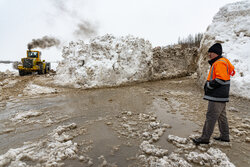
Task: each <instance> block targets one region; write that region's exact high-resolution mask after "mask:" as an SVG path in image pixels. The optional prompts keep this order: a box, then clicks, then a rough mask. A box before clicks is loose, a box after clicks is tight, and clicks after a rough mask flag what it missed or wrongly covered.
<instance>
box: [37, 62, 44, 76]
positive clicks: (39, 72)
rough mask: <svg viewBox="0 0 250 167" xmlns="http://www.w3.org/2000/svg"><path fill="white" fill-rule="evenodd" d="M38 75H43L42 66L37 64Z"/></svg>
mask: <svg viewBox="0 0 250 167" xmlns="http://www.w3.org/2000/svg"><path fill="white" fill-rule="evenodd" d="M38 74H39V75H42V74H44V69H43V64H39V70H38Z"/></svg>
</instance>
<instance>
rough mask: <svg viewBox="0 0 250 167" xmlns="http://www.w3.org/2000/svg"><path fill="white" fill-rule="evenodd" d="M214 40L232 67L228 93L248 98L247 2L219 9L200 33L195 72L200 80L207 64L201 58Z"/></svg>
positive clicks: (249, 43) (249, 32) (249, 9)
mask: <svg viewBox="0 0 250 167" xmlns="http://www.w3.org/2000/svg"><path fill="white" fill-rule="evenodd" d="M215 42H220V43H221V44H222V47H223V52H224V53H223V56H225V57H226V58H228V59H229V60H230V61H231V63H232V64H233V65H234V66H235V70H236V74H235V76H234V77H232V78H231V93H232V94H234V95H237V96H241V97H246V98H250V1H249V0H245V1H240V2H236V3H231V4H228V5H225V6H224V7H222V8H220V10H219V12H218V13H217V14H216V15H215V16H214V18H213V22H212V23H211V24H210V25H209V27H208V29H207V32H206V33H205V34H204V37H203V40H202V42H201V47H200V52H201V53H200V59H199V63H198V66H199V67H198V72H199V74H200V82H201V83H204V82H205V79H206V76H207V73H208V70H209V67H208V63H207V61H206V59H204V58H205V57H207V54H206V53H207V50H208V48H209V47H210V46H211V45H212V44H214V43H215Z"/></svg>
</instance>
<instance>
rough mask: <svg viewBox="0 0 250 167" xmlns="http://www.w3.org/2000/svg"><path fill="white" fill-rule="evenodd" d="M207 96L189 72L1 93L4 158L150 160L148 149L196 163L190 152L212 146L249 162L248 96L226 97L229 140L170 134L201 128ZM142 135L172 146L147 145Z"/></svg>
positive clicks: (59, 162) (82, 162)
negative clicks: (200, 142)
mask: <svg viewBox="0 0 250 167" xmlns="http://www.w3.org/2000/svg"><path fill="white" fill-rule="evenodd" d="M202 96H203V92H202V90H201V89H200V88H199V87H198V86H197V85H196V80H195V79H193V78H191V77H186V78H179V79H173V80H165V81H157V82H147V83H141V84H137V85H131V86H125V87H118V88H105V89H92V90H78V89H75V90H72V89H70V90H67V91H62V92H60V93H58V94H52V95H41V96H39V97H34V98H29V97H27V96H24V97H14V98H12V99H9V100H6V101H2V102H1V103H0V155H2V156H1V157H0V166H15V164H22V165H23V166H25V165H26V166H28V165H30V166H39V165H41V164H42V165H44V166H53V164H54V166H105V165H106V166H150V165H151V166H153V165H152V163H150V161H151V160H150V159H147V160H146V161H145V157H146V158H148V157H149V156H155V157H157V158H162V157H163V156H167V155H169V154H171V153H178V156H179V157H180V158H182V159H184V160H187V161H188V162H189V164H190V165H192V166H199V163H200V162H201V161H199V162H198V163H197V161H194V160H188V158H186V157H187V156H186V154H188V153H189V152H191V151H198V152H202V151H205V150H207V149H209V148H210V147H214V148H219V149H220V150H221V151H222V152H224V153H226V155H227V157H228V158H229V159H230V162H232V163H233V164H234V165H236V166H240V167H248V166H250V160H249V159H250V144H249V141H248V140H249V137H250V133H249V132H250V112H249V106H250V101H249V100H246V99H241V98H237V97H231V101H230V102H229V103H228V104H227V111H228V112H227V113H228V119H229V124H230V133H231V139H232V142H231V143H230V144H221V143H217V142H214V141H213V140H211V141H212V144H211V145H209V146H204V147H202V148H200V149H197V148H196V147H195V146H192V149H189V152H188V151H187V150H185V149H184V150H185V151H183V152H180V151H179V150H178V148H180V147H178V145H176V144H174V143H172V142H170V141H169V140H167V139H168V138H169V137H168V136H169V135H175V136H179V137H181V138H187V139H188V138H189V136H190V135H197V134H200V132H201V129H202V126H203V122H204V119H205V112H206V108H207V102H206V101H204V100H202ZM216 134H218V128H216V129H215V133H214V135H216ZM188 140H189V139H188ZM143 141H149V143H150V144H153V145H154V146H156V147H157V148H158V149H162V150H168V153H162V154H158V153H157V154H156V153H155V152H154V153H152V152H148V151H145V149H144V145H143V144H142V143H143ZM188 143H189V144H190V145H191V142H190V141H188ZM203 148H204V149H203ZM10 149H14V150H10ZM151 149H152V148H151ZM65 150H67V151H65ZM157 151H158V152H159V150H157ZM59 152H60V153H61V154H62V155H59ZM50 153H53V155H50V156H49V157H47V155H45V154H50ZM13 157H14V158H13ZM142 157H143V158H144V160H142V159H143V158H142ZM50 158H51V159H50ZM3 159H4V161H3ZM46 159H49V160H48V161H51V162H46V161H47V160H46ZM172 161H173V160H171V162H172ZM203 161H204V163H206V165H208V166H209V163H210V162H205V160H203ZM173 162H174V161H173ZM176 164H178V163H176ZM210 166H213V165H212V164H211V163H210Z"/></svg>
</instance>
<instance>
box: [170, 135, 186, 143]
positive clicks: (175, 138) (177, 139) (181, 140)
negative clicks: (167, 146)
mask: <svg viewBox="0 0 250 167" xmlns="http://www.w3.org/2000/svg"><path fill="white" fill-rule="evenodd" d="M168 141H170V142H177V143H180V144H187V143H188V139H187V138H181V137H178V136H174V135H168Z"/></svg>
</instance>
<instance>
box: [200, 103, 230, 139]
mask: <svg viewBox="0 0 250 167" xmlns="http://www.w3.org/2000/svg"><path fill="white" fill-rule="evenodd" d="M217 120H218V125H219V130H220V137H221V138H222V139H229V128H228V122H227V115H226V103H225V102H213V101H209V102H208V109H207V114H206V121H205V124H204V126H203V132H202V136H201V138H202V139H204V140H209V139H210V137H211V135H212V133H213V131H214V126H215V123H216V121H217Z"/></svg>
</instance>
